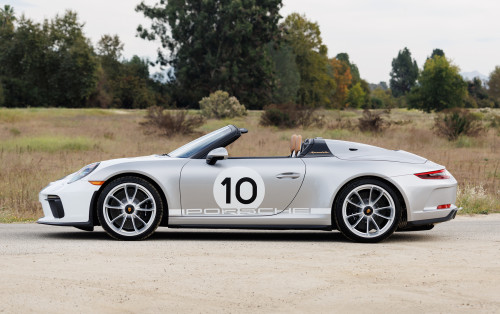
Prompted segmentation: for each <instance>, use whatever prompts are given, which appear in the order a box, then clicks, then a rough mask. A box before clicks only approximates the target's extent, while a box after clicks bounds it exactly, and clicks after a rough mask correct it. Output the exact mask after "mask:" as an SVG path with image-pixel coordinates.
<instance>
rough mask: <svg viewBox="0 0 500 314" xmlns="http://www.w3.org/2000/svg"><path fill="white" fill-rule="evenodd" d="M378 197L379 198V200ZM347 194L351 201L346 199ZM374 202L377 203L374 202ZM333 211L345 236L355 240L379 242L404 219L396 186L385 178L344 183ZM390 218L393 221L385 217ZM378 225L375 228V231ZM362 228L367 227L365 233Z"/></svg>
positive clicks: (336, 221) (335, 219) (391, 232)
mask: <svg viewBox="0 0 500 314" xmlns="http://www.w3.org/2000/svg"><path fill="white" fill-rule="evenodd" d="M369 187H373V189H371V188H369ZM358 189H359V190H358ZM356 193H357V195H356ZM367 194H368V195H367ZM358 195H359V196H358ZM380 195H381V196H380ZM354 196H356V197H354ZM378 196H380V198H379V199H378V200H377V197H378ZM348 197H349V201H351V202H347V201H346V198H348ZM374 198H375V199H374ZM356 200H359V201H356ZM372 201H376V202H374V203H373V204H372ZM391 202H392V204H391ZM353 203H356V204H353ZM344 205H345V206H346V207H345V213H344ZM372 205H373V206H372ZM392 205H393V206H392ZM391 208H393V210H391ZM332 211H333V217H334V223H335V224H336V225H337V227H338V229H339V230H340V232H342V234H343V235H344V236H345V237H347V238H348V239H350V240H352V241H355V242H362V243H376V242H380V241H383V240H385V239H387V238H388V237H390V236H391V235H392V234H393V233H394V231H395V230H396V228H397V227H398V224H399V221H400V220H401V213H402V208H401V203H400V201H399V198H398V196H397V194H396V192H395V191H394V188H393V187H391V186H390V185H388V184H387V183H385V182H383V181H382V180H378V179H371V178H367V179H359V180H355V181H353V182H351V183H349V184H347V185H346V186H344V187H343V188H342V190H341V191H340V192H339V194H338V197H337V198H336V200H335V203H334V204H333V210H332ZM382 217H384V218H382ZM388 217H390V218H392V220H391V219H386V218H388ZM348 224H349V226H348ZM375 226H376V229H375V230H373V228H374V227H375ZM370 227H371V228H370ZM361 230H363V231H364V230H366V233H365V232H362V231H361ZM372 230H373V232H372Z"/></svg>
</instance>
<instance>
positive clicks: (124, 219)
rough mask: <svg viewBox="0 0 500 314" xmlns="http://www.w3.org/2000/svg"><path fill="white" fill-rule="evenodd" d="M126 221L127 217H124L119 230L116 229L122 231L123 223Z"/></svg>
mask: <svg viewBox="0 0 500 314" xmlns="http://www.w3.org/2000/svg"><path fill="white" fill-rule="evenodd" d="M126 221H127V216H125V217H124V218H123V222H122V225H121V226H120V229H118V231H122V229H123V226H125V222H126Z"/></svg>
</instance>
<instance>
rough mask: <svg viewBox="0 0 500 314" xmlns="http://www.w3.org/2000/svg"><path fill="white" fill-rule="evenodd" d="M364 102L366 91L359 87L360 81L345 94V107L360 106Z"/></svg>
mask: <svg viewBox="0 0 500 314" xmlns="http://www.w3.org/2000/svg"><path fill="white" fill-rule="evenodd" d="M365 102H366V93H365V91H364V90H363V88H362V87H361V83H359V82H358V83H356V85H354V86H353V87H351V89H349V93H348V94H347V103H346V107H349V108H361V107H362V106H363V105H364V104H365Z"/></svg>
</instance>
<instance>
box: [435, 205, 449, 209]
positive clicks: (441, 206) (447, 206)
mask: <svg viewBox="0 0 500 314" xmlns="http://www.w3.org/2000/svg"><path fill="white" fill-rule="evenodd" d="M447 208H451V204H444V205H439V206H438V207H437V209H447Z"/></svg>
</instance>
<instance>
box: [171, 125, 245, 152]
mask: <svg viewBox="0 0 500 314" xmlns="http://www.w3.org/2000/svg"><path fill="white" fill-rule="evenodd" d="M240 136H241V132H240V130H239V129H238V128H237V127H235V126H234V125H227V126H224V127H222V128H220V129H217V130H215V131H212V132H210V133H208V134H205V135H203V136H201V137H199V138H197V139H195V140H193V141H191V142H189V143H187V144H185V145H182V146H181V147H179V148H177V149H175V150H173V151H171V152H170V153H168V154H167V156H169V157H172V158H191V159H201V158H206V156H207V155H208V153H209V152H210V151H211V150H212V149H215V148H218V147H226V146H227V145H229V144H231V143H233V142H234V141H235V140H237V139H238V138H239V137H240Z"/></svg>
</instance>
